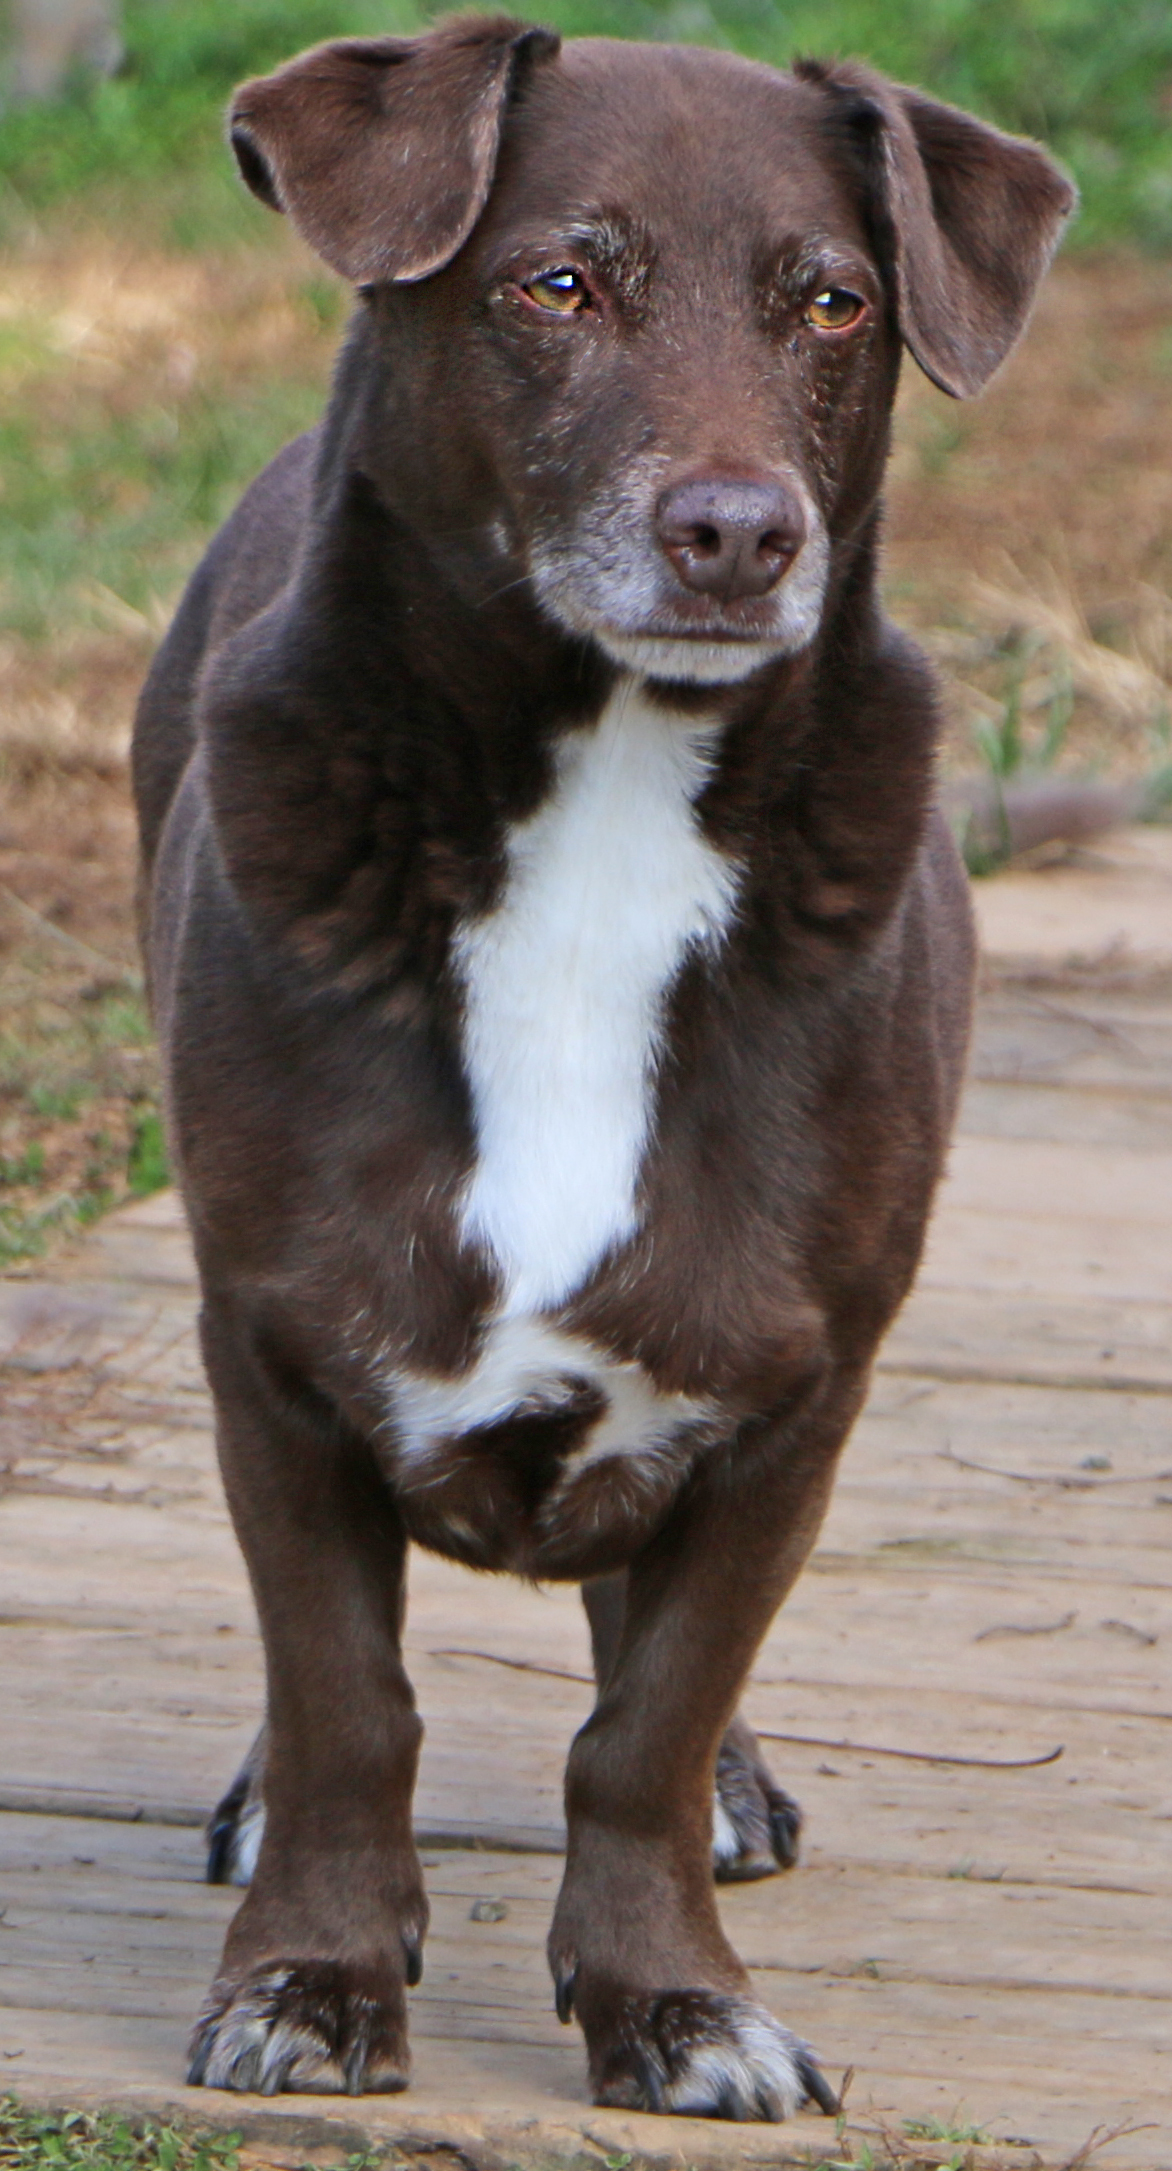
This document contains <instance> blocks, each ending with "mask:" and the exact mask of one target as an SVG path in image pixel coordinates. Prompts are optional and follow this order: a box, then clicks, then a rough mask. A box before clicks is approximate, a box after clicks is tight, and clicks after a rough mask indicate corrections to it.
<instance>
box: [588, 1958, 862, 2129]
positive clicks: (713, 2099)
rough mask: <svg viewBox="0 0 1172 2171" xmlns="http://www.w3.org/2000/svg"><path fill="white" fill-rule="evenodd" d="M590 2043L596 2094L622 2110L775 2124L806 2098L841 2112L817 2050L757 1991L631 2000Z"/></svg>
mask: <svg viewBox="0 0 1172 2171" xmlns="http://www.w3.org/2000/svg"><path fill="white" fill-rule="evenodd" d="M599 2021H601V2026H600V2025H599V2024H598V2023H599ZM591 2034H593V2035H594V2036H595V2041H594V2042H590V2035H591ZM587 2041H588V2044H589V2048H590V2078H591V2082H592V2084H593V2088H594V2100H595V2102H596V2103H601V2104H607V2105H609V2106H612V2107H614V2108H617V2109H621V2110H627V2111H661V2112H662V2111H682V2112H686V2113H688V2114H690V2115H691V2116H692V2117H696V2118H737V2119H751V2118H757V2119H769V2120H772V2121H775V2122H776V2121H778V2120H780V2119H783V2118H790V2117H792V2115H793V2113H794V2112H795V2111H797V2110H800V2109H801V2106H802V2104H803V2103H807V2102H814V2103H816V2104H817V2105H818V2108H819V2110H821V2111H824V2112H826V2113H827V2115H828V2116H833V2115H834V2113H835V2112H836V2111H837V2109H838V2099H837V2097H836V2095H835V2093H834V2090H833V2089H832V2088H831V2087H830V2084H829V2082H828V2081H827V2080H826V2079H825V2077H824V2075H823V2074H822V2073H820V2072H819V2070H818V2067H817V2065H816V2064H815V2062H814V2056H813V2053H812V2051H810V2050H809V2049H808V2048H807V2046H806V2044H805V2043H802V2042H799V2040H798V2038H797V2036H796V2035H791V2034H790V2031H789V2029H788V2028H783V2027H782V2025H781V2022H780V2021H779V2020H775V2019H774V2018H773V2015H772V2013H769V2012H767V2011H766V2009H765V2007H764V2006H763V2005H758V2004H757V2003H756V2002H755V2000H754V1999H752V1998H742V1997H729V1996H726V1995H723V1994H722V1993H720V1992H719V1991H715V1990H665V1991H661V1992H660V1993H659V1994H658V1995H657V1996H652V1997H625V1998H622V1999H621V2000H619V2001H618V2003H617V2005H616V2006H615V2008H614V2009H613V2010H612V2012H611V2013H610V2014H609V2015H606V2016H605V2017H604V2016H603V2015H601V2014H600V2015H599V2016H598V2017H597V2019H596V2020H595V2024H594V2026H593V2027H592V2028H590V2029H589V2030H588V2034H587Z"/></svg>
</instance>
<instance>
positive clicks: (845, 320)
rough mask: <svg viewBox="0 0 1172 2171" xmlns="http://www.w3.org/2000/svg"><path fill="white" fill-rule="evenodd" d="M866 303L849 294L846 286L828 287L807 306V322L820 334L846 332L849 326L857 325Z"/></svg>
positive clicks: (855, 295)
mask: <svg viewBox="0 0 1172 2171" xmlns="http://www.w3.org/2000/svg"><path fill="white" fill-rule="evenodd" d="M865 308H866V303H865V302H862V301H860V300H859V297H858V295H857V294H851V293H848V291H847V289H846V287H844V286H828V287H825V288H823V291H822V293H821V294H815V296H814V299H813V301H812V302H809V303H807V306H806V322H807V324H812V325H813V326H814V327H815V329H816V330H817V331H819V332H845V331H846V330H847V328H848V326H850V325H852V324H857V323H858V321H859V318H860V317H861V316H862V314H863V311H864V309H865Z"/></svg>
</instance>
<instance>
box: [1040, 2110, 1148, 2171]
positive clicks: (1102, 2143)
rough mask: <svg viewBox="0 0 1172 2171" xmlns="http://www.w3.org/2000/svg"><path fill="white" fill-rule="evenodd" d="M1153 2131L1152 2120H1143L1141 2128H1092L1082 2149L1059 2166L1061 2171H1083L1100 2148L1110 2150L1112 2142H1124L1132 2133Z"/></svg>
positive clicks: (1124, 2125) (1124, 2126)
mask: <svg viewBox="0 0 1172 2171" xmlns="http://www.w3.org/2000/svg"><path fill="white" fill-rule="evenodd" d="M1155 2131H1156V2121H1155V2119H1154V2118H1149V2119H1147V2120H1145V2122H1144V2124H1143V2125H1142V2126H1129V2125H1127V2124H1126V2123H1124V2124H1123V2125H1122V2126H1094V2127H1092V2129H1091V2132H1090V2133H1089V2134H1088V2136H1087V2139H1086V2140H1085V2141H1084V2142H1083V2145H1082V2147H1081V2148H1080V2149H1077V2150H1076V2151H1075V2153H1074V2155H1073V2156H1068V2157H1067V2159H1066V2162H1065V2163H1064V2164H1063V2165H1062V2166H1061V2171H1083V2166H1084V2165H1085V2164H1088V2163H1089V2162H1090V2160H1091V2157H1092V2156H1095V2155H1097V2154H1098V2152H1099V2150H1100V2149H1101V2148H1110V2146H1111V2143H1112V2141H1126V2140H1128V2139H1129V2138H1130V2136H1131V2135H1132V2134H1133V2133H1154V2132H1155Z"/></svg>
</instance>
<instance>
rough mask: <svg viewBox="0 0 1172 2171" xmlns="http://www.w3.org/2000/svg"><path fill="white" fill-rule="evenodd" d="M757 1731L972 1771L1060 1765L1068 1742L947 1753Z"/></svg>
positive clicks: (764, 1736) (804, 1743) (772, 1737)
mask: <svg viewBox="0 0 1172 2171" xmlns="http://www.w3.org/2000/svg"><path fill="white" fill-rule="evenodd" d="M753 1732H754V1733H755V1734H756V1736H757V1739H758V1740H759V1741H784V1742H797V1743H798V1744H799V1745H800V1746H801V1747H802V1748H805V1749H836V1750H837V1751H838V1752H839V1754H840V1755H843V1756H898V1757H900V1758H901V1759H902V1760H903V1762H904V1763H907V1764H963V1765H964V1766H965V1767H966V1768H967V1769H968V1770H970V1771H1036V1770H1037V1769H1038V1767H1039V1766H1040V1765H1042V1764H1056V1763H1057V1762H1058V1759H1059V1757H1060V1756H1064V1755H1065V1753H1066V1744H1065V1742H1059V1744H1058V1747H1057V1748H1056V1749H1047V1751H1046V1753H1045V1755H1044V1756H943V1755H939V1754H937V1753H936V1751H934V1750H932V1749H886V1748H880V1746H879V1745H878V1743H877V1742H874V1741H825V1740H823V1738H822V1736H821V1735H820V1734H769V1733H767V1732H766V1730H765V1728H764V1727H763V1726H755V1727H754V1728H753Z"/></svg>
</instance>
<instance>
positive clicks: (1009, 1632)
mask: <svg viewBox="0 0 1172 2171" xmlns="http://www.w3.org/2000/svg"><path fill="white" fill-rule="evenodd" d="M1077 1619H1078V1615H1077V1613H1064V1614H1063V1616H1062V1619H1061V1620H1060V1621H1023V1622H1017V1621H999V1622H997V1623H996V1625H995V1626H994V1627H993V1628H982V1629H980V1630H979V1631H978V1633H977V1634H976V1635H975V1636H974V1637H973V1642H974V1643H988V1641H989V1638H990V1637H991V1636H1060V1635H1061V1634H1062V1631H1063V1629H1064V1628H1073V1626H1074V1624H1075V1622H1076V1621H1077Z"/></svg>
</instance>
